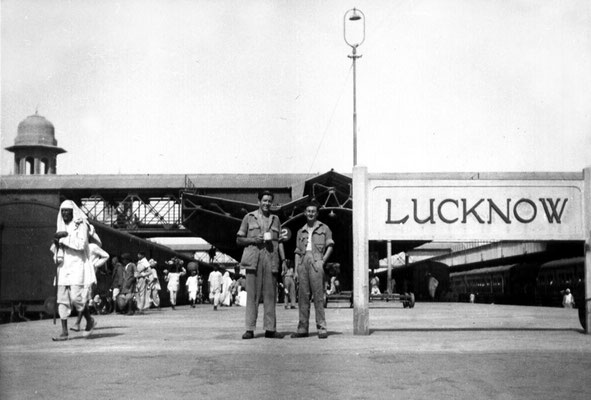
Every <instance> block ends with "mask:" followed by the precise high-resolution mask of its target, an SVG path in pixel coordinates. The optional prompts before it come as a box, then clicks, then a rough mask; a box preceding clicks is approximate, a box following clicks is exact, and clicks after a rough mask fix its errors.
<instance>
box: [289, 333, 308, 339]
mask: <svg viewBox="0 0 591 400" xmlns="http://www.w3.org/2000/svg"><path fill="white" fill-rule="evenodd" d="M291 337H292V338H294V339H297V338H304V337H308V333H307V332H306V333H304V332H296V333H292V334H291Z"/></svg>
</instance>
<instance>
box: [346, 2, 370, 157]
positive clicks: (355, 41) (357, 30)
mask: <svg viewBox="0 0 591 400" xmlns="http://www.w3.org/2000/svg"><path fill="white" fill-rule="evenodd" d="M343 37H344V38H345V43H347V44H348V45H349V46H351V50H352V54H351V55H349V56H347V57H349V58H351V59H352V60H353V166H356V165H357V70H356V61H357V59H358V58H359V57H361V56H360V55H357V47H359V46H361V44H362V43H363V42H364V41H365V14H363V13H362V12H361V10H358V9H356V8H352V9H350V10H349V11H347V12H346V13H345V16H344V17H343Z"/></svg>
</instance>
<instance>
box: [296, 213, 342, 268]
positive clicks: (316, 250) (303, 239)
mask: <svg viewBox="0 0 591 400" xmlns="http://www.w3.org/2000/svg"><path fill="white" fill-rule="evenodd" d="M308 240H309V232H308V225H307V224H306V225H304V226H303V227H302V228H300V230H298V235H297V239H296V249H295V254H299V255H300V256H303V255H304V254H306V247H307V246H308ZM329 246H334V240H332V231H331V230H330V228H329V227H328V226H327V225H326V224H324V223H322V222H320V221H316V223H315V224H314V227H313V228H312V255H313V257H314V261H320V260H322V257H323V256H324V253H325V251H326V248H327V247H329Z"/></svg>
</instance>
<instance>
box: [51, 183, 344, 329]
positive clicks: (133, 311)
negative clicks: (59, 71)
mask: <svg viewBox="0 0 591 400" xmlns="http://www.w3.org/2000/svg"><path fill="white" fill-rule="evenodd" d="M273 199H274V196H273V194H272V193H270V192H267V191H265V192H262V193H261V194H260V195H259V208H258V210H256V211H254V212H251V213H248V214H247V215H246V216H245V217H244V219H243V221H242V223H241V226H240V229H239V230H238V232H237V236H236V237H237V238H236V244H237V245H238V246H241V247H243V248H244V250H243V256H242V259H241V261H240V263H239V265H237V266H235V267H234V268H233V271H230V270H229V269H224V268H221V267H220V265H218V264H215V263H214V264H212V267H213V270H212V271H211V272H210V273H209V275H208V276H207V281H206V282H207V283H205V281H204V278H203V277H202V276H201V275H200V274H199V265H198V263H197V262H193V261H192V262H189V263H188V264H187V266H186V268H185V265H184V262H183V260H181V259H179V258H177V257H174V258H172V259H171V260H168V261H166V262H165V263H164V265H162V266H160V267H159V263H158V262H157V261H156V260H154V259H148V258H147V254H146V252H144V251H141V250H140V251H138V252H137V254H135V257H133V256H132V255H131V253H123V254H121V255H117V256H114V257H112V258H110V255H109V254H108V253H107V252H106V251H105V250H104V249H102V244H101V240H100V238H99V237H98V235H97V234H96V232H95V230H94V227H93V225H92V224H90V223H89V222H88V220H87V218H86V216H85V215H84V213H83V212H82V211H81V210H80V209H79V208H78V207H77V206H76V204H75V203H74V202H72V201H69V200H66V201H64V202H63V203H62V204H61V206H60V211H59V213H58V218H57V229H56V234H55V238H54V242H53V244H52V246H51V251H52V252H53V254H54V261H55V263H56V266H57V273H56V280H55V287H56V298H57V300H56V304H57V307H56V309H57V310H58V311H59V316H60V320H61V325H62V331H61V333H60V335H58V336H56V337H54V338H53V340H55V341H62V340H67V339H68V337H69V331H68V317H69V316H70V315H71V313H72V310H73V309H74V310H75V311H76V313H77V319H76V322H75V324H74V326H72V327H71V328H70V330H71V331H75V332H79V331H80V330H81V323H82V318H84V319H85V321H86V325H85V327H84V331H83V334H84V335H85V336H89V335H91V334H92V332H93V330H94V328H95V327H96V325H97V321H96V318H95V316H93V315H97V314H103V313H109V312H113V311H115V312H118V313H121V314H125V315H143V314H145V313H146V311H147V310H149V309H151V308H156V309H160V306H161V303H162V302H161V294H165V293H166V294H167V296H166V297H167V298H168V301H169V303H170V306H171V309H172V310H175V309H176V306H177V303H178V301H179V295H180V294H181V293H182V295H183V296H186V299H182V303H183V304H185V300H186V302H188V304H189V305H190V307H191V308H195V307H196V304H202V303H210V304H211V305H212V306H213V310H214V311H217V310H218V309H219V307H231V306H241V307H244V308H245V327H246V332H245V333H244V334H243V336H242V338H243V339H252V338H254V331H255V329H256V322H257V317H258V308H259V304H260V303H263V308H264V311H263V329H264V330H265V337H267V338H281V335H279V334H278V332H277V327H276V314H275V308H276V305H277V303H278V300H279V299H280V298H281V299H284V303H285V308H286V309H297V308H299V322H298V326H297V331H296V332H295V333H294V334H293V335H292V337H294V338H301V337H306V336H308V330H309V329H308V328H309V318H310V306H311V304H314V307H315V315H316V326H317V328H318V337H319V338H321V339H324V338H326V337H327V336H328V334H327V327H326V318H325V315H324V296H325V295H327V294H331V293H335V291H338V280H337V279H336V277H334V276H333V277H332V278H329V279H327V278H326V272H325V268H326V264H327V261H328V259H329V257H330V256H331V253H332V248H333V245H334V242H333V240H332V232H331V231H330V228H329V227H328V226H327V225H325V224H323V223H322V222H320V221H318V219H317V217H318V209H319V205H318V204H317V203H314V202H311V203H310V204H309V205H308V206H307V207H306V210H305V216H306V224H305V225H304V226H303V227H302V228H301V229H299V230H298V232H297V237H296V250H295V254H294V258H295V261H293V262H292V261H291V259H288V257H287V255H286V254H285V251H284V248H283V241H284V240H286V238H284V237H282V236H281V222H280V220H279V218H278V217H277V216H276V215H274V214H272V213H271V212H270V207H271V204H272V202H273ZM109 258H110V260H109ZM97 274H98V275H99V276H100V277H102V278H106V279H110V281H111V284H110V287H109V289H108V293H104V292H103V293H99V290H98V286H97ZM161 280H163V281H164V282H166V291H165V293H161V291H162V289H163V287H164V286H163V285H161ZM103 287H104V285H103ZM296 301H297V303H296ZM296 304H297V306H296Z"/></svg>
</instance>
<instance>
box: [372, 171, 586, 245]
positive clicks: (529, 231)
mask: <svg viewBox="0 0 591 400" xmlns="http://www.w3.org/2000/svg"><path fill="white" fill-rule="evenodd" d="M368 186H369V187H368V194H369V196H368V197H369V201H368V206H369V207H368V213H369V218H368V233H369V237H368V238H369V239H370V240H384V239H389V240H409V239H410V240H452V241H461V240H580V239H583V238H584V229H583V206H582V197H583V195H582V187H581V186H580V184H579V183H578V182H572V181H523V182H519V181H510V182H509V181H492V180H487V181H483V180H478V181H472V180H463V181H459V180H456V181H452V180H450V181H443V182H442V181H431V180H426V181H417V180H415V181H384V180H370V181H369V185H368Z"/></svg>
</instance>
